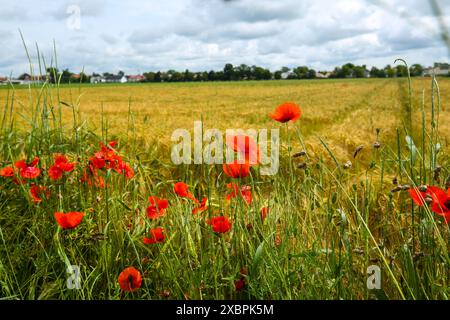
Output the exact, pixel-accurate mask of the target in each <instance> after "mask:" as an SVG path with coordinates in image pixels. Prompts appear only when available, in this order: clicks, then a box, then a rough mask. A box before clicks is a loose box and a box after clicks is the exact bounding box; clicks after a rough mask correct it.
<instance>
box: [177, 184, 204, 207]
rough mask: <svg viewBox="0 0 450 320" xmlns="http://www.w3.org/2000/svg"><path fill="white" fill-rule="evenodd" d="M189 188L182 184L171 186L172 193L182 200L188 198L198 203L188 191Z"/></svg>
mask: <svg viewBox="0 0 450 320" xmlns="http://www.w3.org/2000/svg"><path fill="white" fill-rule="evenodd" d="M188 189H189V186H188V185H187V184H186V183H184V182H177V183H175V184H174V186H173V191H174V192H175V193H176V194H177V195H178V196H179V197H182V198H188V199H191V200H193V201H194V202H195V203H198V201H197V199H196V198H195V197H194V196H193V195H192V193H190V192H189V191H188Z"/></svg>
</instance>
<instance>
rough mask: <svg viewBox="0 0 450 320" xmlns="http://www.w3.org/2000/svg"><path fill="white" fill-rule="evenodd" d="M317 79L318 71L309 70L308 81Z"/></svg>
mask: <svg viewBox="0 0 450 320" xmlns="http://www.w3.org/2000/svg"><path fill="white" fill-rule="evenodd" d="M315 77H316V70H314V69H309V70H308V79H314V78H315Z"/></svg>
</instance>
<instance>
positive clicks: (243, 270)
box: [239, 267, 248, 276]
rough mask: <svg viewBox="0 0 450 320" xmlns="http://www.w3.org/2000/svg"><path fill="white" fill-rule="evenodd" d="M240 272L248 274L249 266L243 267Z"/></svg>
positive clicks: (244, 274) (243, 274)
mask: <svg viewBox="0 0 450 320" xmlns="http://www.w3.org/2000/svg"><path fill="white" fill-rule="evenodd" d="M239 273H240V274H241V275H242V276H246V275H248V268H247V267H242V268H241V270H240V271H239Z"/></svg>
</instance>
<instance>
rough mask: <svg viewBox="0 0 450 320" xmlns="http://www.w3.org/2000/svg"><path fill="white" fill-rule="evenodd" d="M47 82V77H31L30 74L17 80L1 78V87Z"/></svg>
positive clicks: (25, 74)
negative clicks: (9, 84)
mask: <svg viewBox="0 0 450 320" xmlns="http://www.w3.org/2000/svg"><path fill="white" fill-rule="evenodd" d="M45 80H46V77H45V76H30V75H29V74H28V73H24V74H23V75H21V76H20V77H19V78H17V79H13V78H7V77H0V85H6V84H8V83H11V84H15V85H18V84H41V83H44V82H45Z"/></svg>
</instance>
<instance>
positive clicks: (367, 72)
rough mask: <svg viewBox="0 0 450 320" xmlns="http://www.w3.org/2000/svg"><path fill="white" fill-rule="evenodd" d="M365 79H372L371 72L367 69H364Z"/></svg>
mask: <svg viewBox="0 0 450 320" xmlns="http://www.w3.org/2000/svg"><path fill="white" fill-rule="evenodd" d="M364 78H370V71H369V70H367V69H364Z"/></svg>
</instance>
